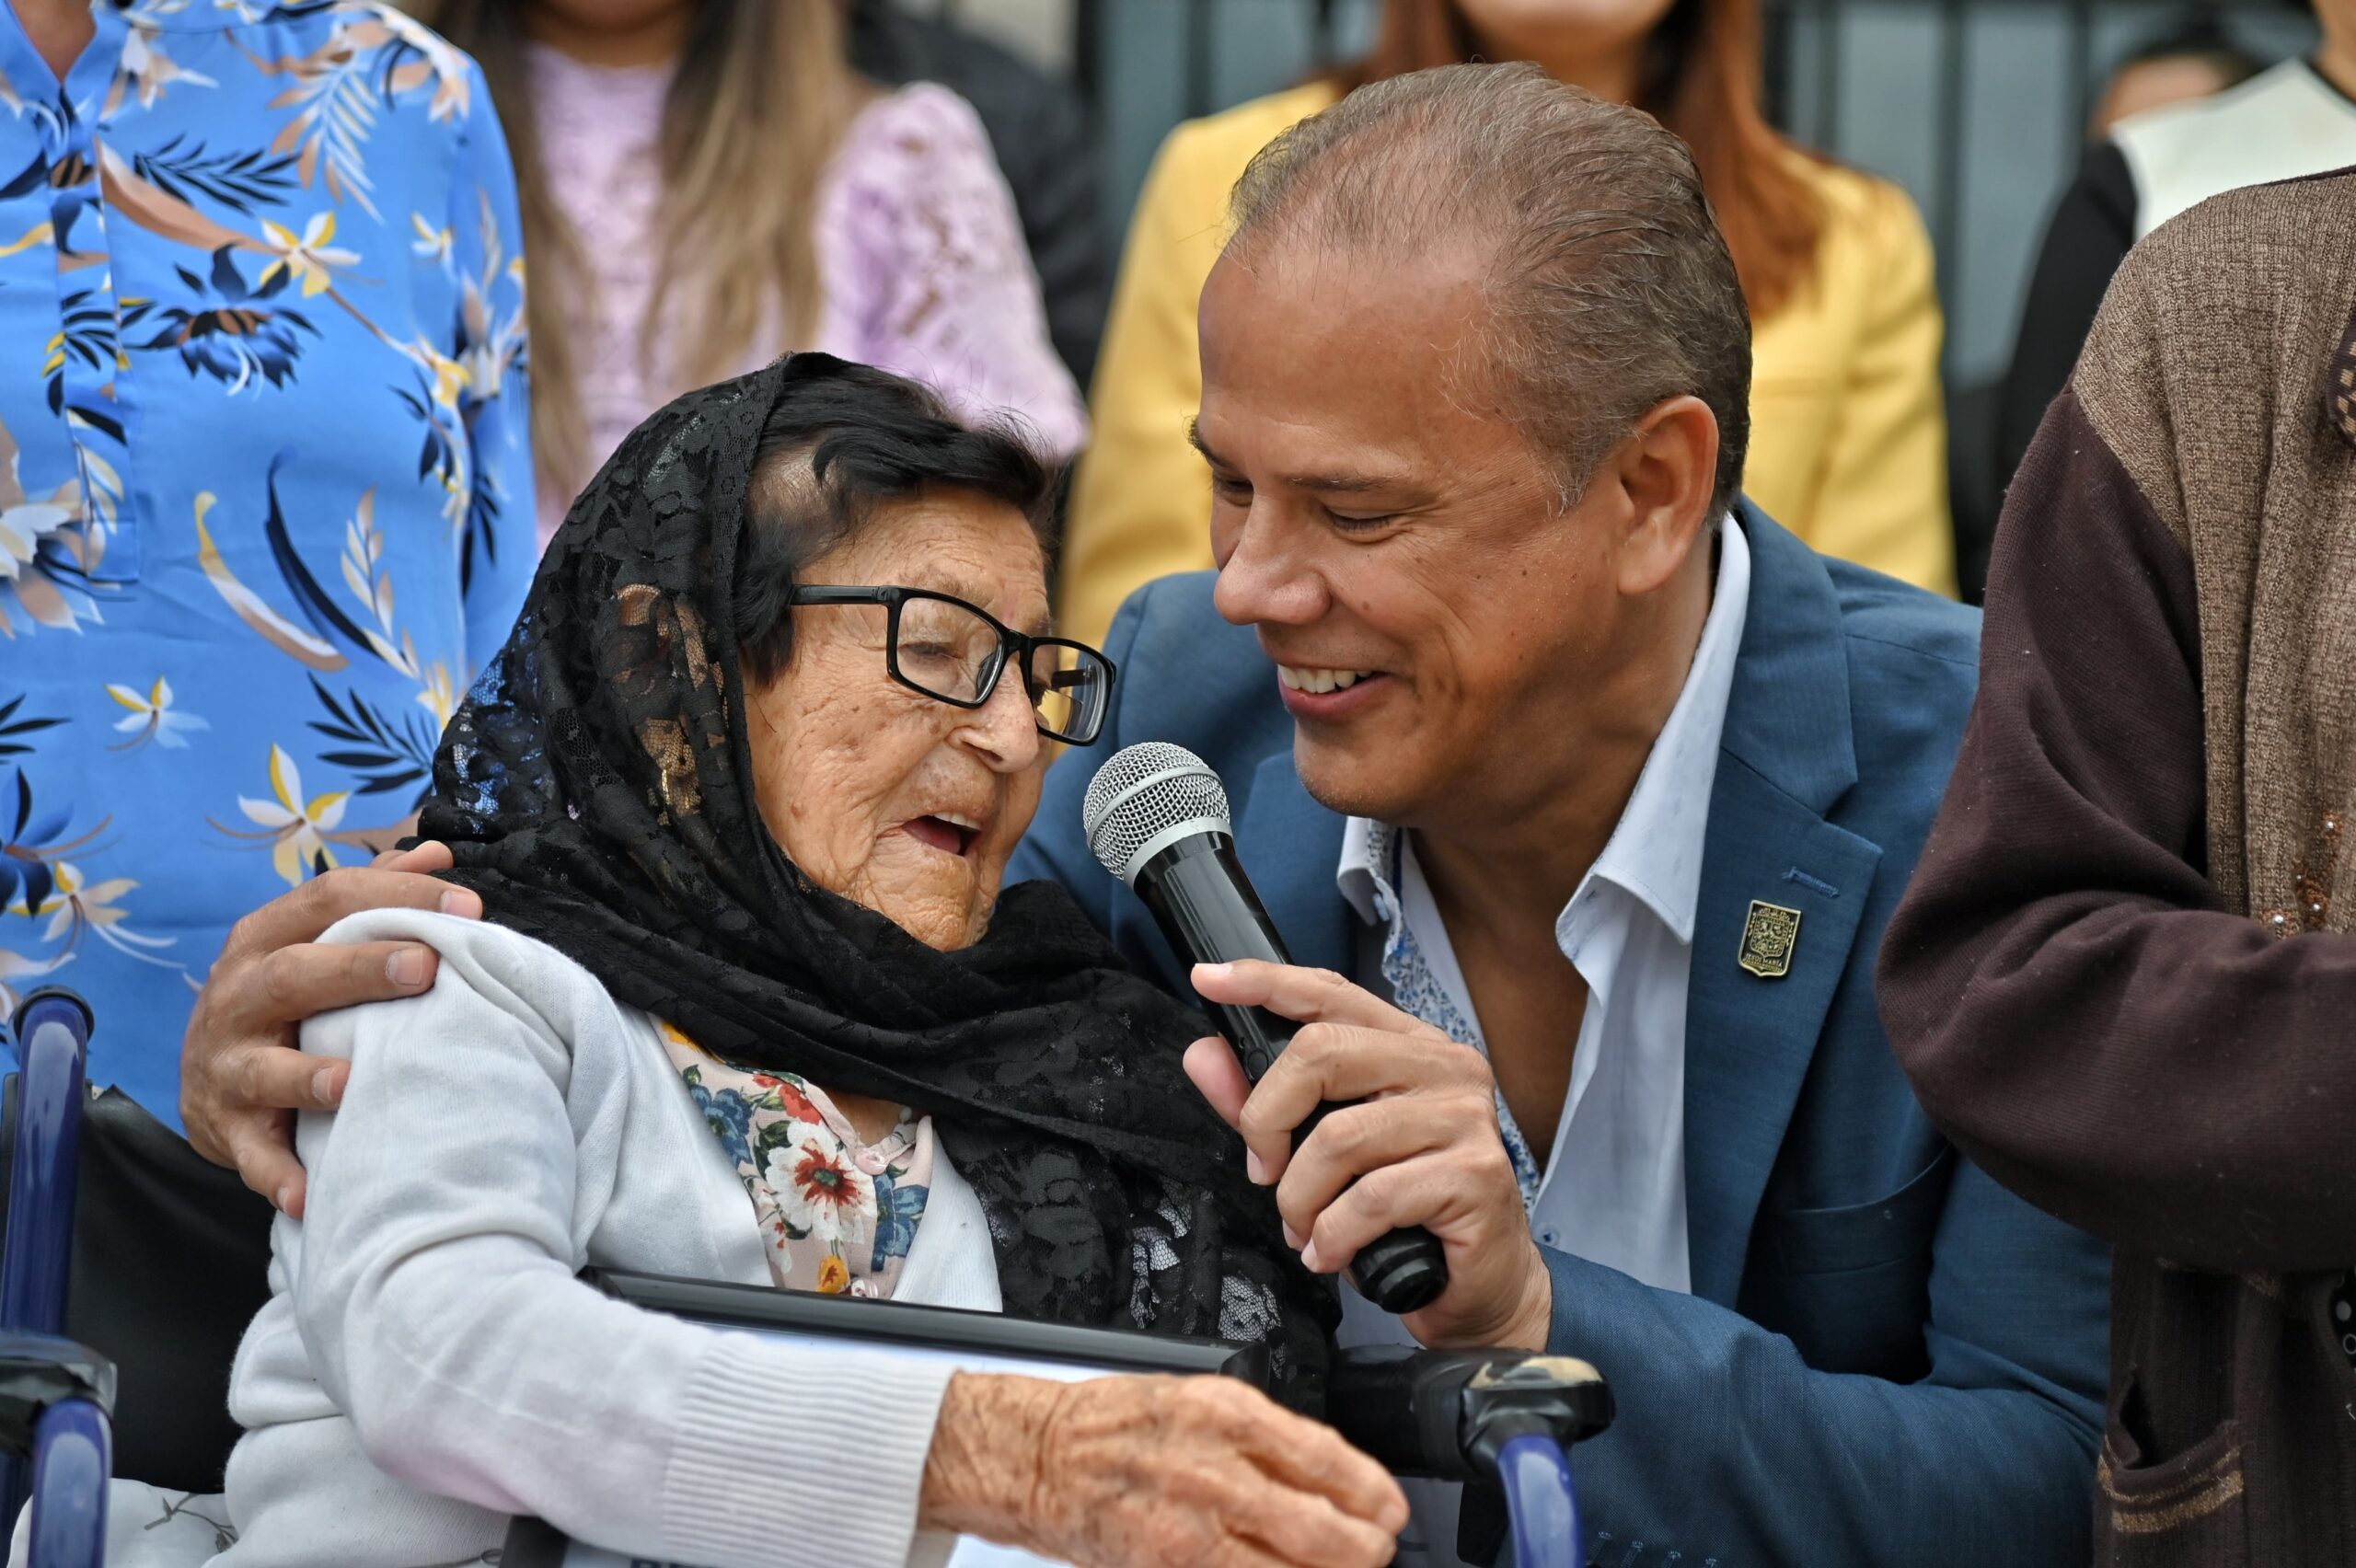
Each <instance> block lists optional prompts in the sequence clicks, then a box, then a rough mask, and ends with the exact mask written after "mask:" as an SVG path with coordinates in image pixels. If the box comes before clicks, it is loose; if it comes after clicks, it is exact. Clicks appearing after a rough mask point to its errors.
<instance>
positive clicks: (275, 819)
mask: <svg viewBox="0 0 2356 1568" xmlns="http://www.w3.org/2000/svg"><path fill="white" fill-rule="evenodd" d="M93 15H94V17H95V18H96V22H97V29H98V30H97V35H96V37H95V39H94V40H92V42H91V43H90V45H89V46H88V47H87V49H86V50H85V51H84V52H83V53H82V54H81V56H80V57H79V58H78V59H77V60H76V61H75V63H74V64H73V65H72V67H71V68H70V69H69V70H68V72H67V73H66V76H65V79H64V82H62V83H61V82H60V81H59V80H58V79H57V77H56V76H55V75H54V74H53V73H52V70H51V68H50V67H49V65H48V64H47V63H45V62H44V61H43V60H42V58H41V57H40V54H39V53H38V52H36V51H35V50H34V48H33V47H32V44H31V42H30V40H29V39H28V38H27V37H26V35H25V33H24V31H23V29H22V28H21V26H20V25H19V24H18V23H17V19H16V17H15V14H14V12H13V11H12V10H9V9H8V8H6V7H5V6H0V363H6V364H7V365H8V366H9V367H10V368H11V371H12V374H7V375H0V835H4V836H5V837H0V1005H12V1004H13V1003H14V1001H15V1000H16V992H17V991H18V990H21V989H24V988H29V986H36V985H40V984H43V983H45V982H47V981H49V980H52V979H54V980H56V981H58V982H59V983H64V984H71V985H73V986H75V987H76V988H78V989H80V990H81V991H82V992H83V993H84V994H85V995H87V997H89V998H90V1000H91V1002H92V1004H93V1005H94V1006H95V1008H96V1009H97V1011H98V1020H99V1026H98V1032H97V1034H96V1035H95V1037H94V1039H93V1042H92V1050H93V1055H92V1063H91V1069H92V1074H93V1076H94V1078H98V1079H99V1080H101V1081H109V1082H112V1083H115V1084H117V1085H120V1086H121V1088H123V1089H124V1090H126V1091H127V1092H129V1093H131V1094H132V1095H133V1097H135V1098H136V1099H138V1100H139V1101H141V1102H142V1103H143V1104H144V1105H145V1106H147V1108H148V1109H150V1110H151V1111H153V1112H155V1113H156V1114H157V1115H159V1116H163V1117H165V1118H167V1119H175V1118H176V1117H177V1115H178V1099H179V1095H178V1058H179V1043H180V1037H181V1034H182V1032H183V1030H184V1028H185V1026H186V1022H187V1018H188V1011H189V1006H190V1002H191V998H192V997H193V995H194V992H195V988H196V986H197V984H198V983H199V982H200V981H201V980H202V977H203V976H204V974H205V973H206V971H207V970H208V969H209V967H210V966H211V964H212V963H213V960H214V955H215V953H216V952H217V951H218V950H219V948H220V945H221V941H222V939H223V937H224V935H225V933H226V931H227V929H228V927H229V925H230V924H231V922H232V921H234V920H235V919H236V918H237V917H238V916H240V915H242V914H244V913H245V912H246V911H248V910H250V909H252V908H254V907H255V906H256V905H260V904H262V903H263V902H265V901H266V900H268V899H269V898H271V896H273V895H274V894H279V893H283V892H284V891H285V890H286V889H287V888H288V887H290V886H292V885H294V884H296V883H299V882H302V881H303V880H305V879H306V878H308V877H311V876H314V875H317V874H318V873H319V872H320V871H322V870H327V869H329V868H330V867H333V866H336V865H339V864H348V863H351V862H352V861H355V860H360V861H364V860H365V859H367V858H368V857H369V856H370V855H371V854H372V853H374V852H375V850H377V849H379V848H382V847H387V846H388V845H390V844H391V843H392V842H393V840H394V839H395V838H397V837H398V836H399V835H400V834H401V833H402V832H403V831H404V828H405V825H406V824H407V823H408V822H409V820H410V817H411V815H412V813H414V811H415V809H416V806H417V804H418V801H420V800H421V798H422V796H423V794H424V792H425V790H426V788H427V785H428V783H429V778H428V775H429V772H430V767H431V759H432V756H433V748H434V745H435V744H436V742H437V740H438V738H439V736H440V734H441V732H442V729H443V726H444V724H445V721H447V720H448V719H449V717H450V714H451V713H452V711H453V710H454V709H455V708H456V702H457V698H458V696H459V694H460V693H461V692H463V691H464V690H465V688H466V686H467V685H468V682H469V680H470V679H471V677H472V674H473V672H474V668H475V666H476V665H477V664H479V663H482V662H483V661H484V660H485V659H486V658H487V657H488V656H489V655H490V653H491V651H495V650H496V649H497V647H498V646H499V644H500V643H501V642H502V640H504V638H505V635H506V632H507V629H508V627H509V625H510V623H511V622H512V621H513V619H514V614H515V610H516V607H517V605H519V604H520V603H521V600H522V595H523V591H524V588H525V584H526V582H528V579H529V576H530V573H531V570H532V564H533V548H532V547H533V531H532V518H533V514H534V510H535V508H534V499H533V493H532V485H531V462H530V451H529V437H528V424H529V419H528V408H527V398H526V393H525V354H524V294H523V290H524V280H523V269H522V261H521V259H520V258H519V257H518V256H517V255H516V245H517V240H518V236H519V234H520V225H519V223H518V221H517V217H516V209H515V194H514V177H513V174H512V171H511V170H510V168H509V166H508V161H507V151H506V144H505V143H504V141H503V140H502V137H501V134H500V131H499V127H498V123H497V121H496V119H495V118H494V116H493V112H492V109H491V99H490V95H489V94H488V92H487V91H486V90H485V88H484V86H483V83H482V79H481V77H480V75H479V73H478V72H477V70H476V69H475V67H474V65H473V63H471V62H470V61H468V59H467V58H466V57H465V56H463V55H461V54H459V53H458V52H456V51H454V50H453V49H451V48H450V47H449V45H447V44H446V43H445V42H444V41H443V40H440V39H439V38H437V37H436V36H434V35H433V33H431V32H429V31H427V30H426V29H423V28H422V27H420V26H419V25H418V24H417V23H416V22H414V21H412V20H410V18H408V17H403V16H402V15H401V14H400V13H398V11H396V10H394V9H392V8H391V7H390V6H382V5H376V4H366V3H361V0H283V3H275V4H272V3H264V0H98V3H97V4H96V5H94V6H93Z"/></svg>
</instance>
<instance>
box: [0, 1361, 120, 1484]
mask: <svg viewBox="0 0 2356 1568" xmlns="http://www.w3.org/2000/svg"><path fill="white" fill-rule="evenodd" d="M114 1384H115V1378H114V1363H113V1362H111V1361H109V1360H108V1359H107V1358H106V1357H105V1356H103V1355H99V1354H98V1352H97V1351H95V1350H92V1349H90V1348H89V1347H88V1346H87V1345H79V1344H75V1343H74V1342H73V1341H72V1340H68V1339H60V1338H58V1337H57V1336H56V1335H54V1334H10V1333H0V1448H5V1449H6V1450H7V1451H8V1452H10V1453H14V1454H19V1455H29V1454H30V1453H31V1452H32V1450H33V1435H34V1433H35V1430H36V1429H37V1428H38V1427H39V1426H40V1419H41V1417H42V1415H43V1414H45V1413H46V1412H48V1411H49V1409H50V1407H52V1405H58V1404H63V1403H65V1402H67V1401H82V1402H84V1403H86V1404H88V1405H91V1406H93V1407H95V1409H96V1410H97V1411H98V1414H100V1415H101V1416H110V1415H112V1414H113V1413H114Z"/></svg>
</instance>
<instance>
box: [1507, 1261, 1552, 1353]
mask: <svg viewBox="0 0 2356 1568" xmlns="http://www.w3.org/2000/svg"><path fill="white" fill-rule="evenodd" d="M1553 1336H1554V1271H1553V1269H1550V1268H1548V1267H1547V1266H1546V1259H1545V1257H1544V1255H1543V1254H1542V1253H1541V1252H1540V1251H1539V1250H1538V1243H1536V1242H1535V1241H1533V1242H1531V1243H1530V1285H1529V1286H1528V1287H1527V1288H1525V1289H1524V1290H1523V1291H1522V1294H1521V1310H1520V1311H1519V1312H1518V1313H1516V1314H1515V1316H1514V1320H1513V1322H1512V1324H1511V1325H1510V1326H1509V1327H1508V1328H1507V1331H1506V1336H1505V1340H1504V1343H1505V1344H1506V1346H1507V1348H1509V1349H1513V1350H1532V1351H1543V1350H1544V1349H1545V1348H1546V1346H1547V1343H1548V1342H1549V1341H1550V1340H1552V1339H1553Z"/></svg>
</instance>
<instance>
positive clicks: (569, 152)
mask: <svg viewBox="0 0 2356 1568" xmlns="http://www.w3.org/2000/svg"><path fill="white" fill-rule="evenodd" d="M670 77H671V73H670V69H669V67H667V66H649V67H642V68H633V69H626V70H616V69H612V68H609V67H603V66H594V65H584V64H582V63H579V62H578V61H574V60H572V59H569V58H567V57H566V56H564V55H562V54H560V53H558V52H555V51H554V50H551V49H548V48H545V47H536V48H535V49H534V50H533V52H532V101H533V108H534V112H535V113H536V114H537V117H538V127H537V129H538V132H539V144H540V156H541V160H542V164H543V167H544V169H545V172H546V175H547V179H548V184H549V193H550V195H551V197H552V199H553V200H554V201H555V202H556V203H557V205H558V206H559V207H560V209H561V210H562V211H563V213H564V215H565V217H566V219H567V220H568V221H569V222H570V223H571V224H572V226H573V231H574V232H575V233H576V234H578V235H580V236H581V237H582V241H583V247H582V248H583V253H584V256H585V259H586V261H587V264H588V268H589V272H590V281H591V282H592V283H593V285H594V286H593V287H592V288H591V289H589V290H586V291H584V293H583V297H581V298H579V299H576V300H574V301H572V302H571V303H570V305H569V307H568V309H567V311H566V321H567V326H568V328H569V329H570V330H571V331H572V335H573V339H574V341H575V342H576V343H578V344H580V345H582V348H581V352H580V355H579V361H578V363H579V365H580V377H581V396H582V405H583V412H584V413H585V414H586V416H587V418H588V421H589V434H590V439H591V442H592V444H593V446H594V448H595V457H596V459H597V460H598V461H603V460H604V458H605V456H606V454H607V453H609V452H611V451H612V450H613V449H614V448H615V447H616V446H617V445H618V444H620V442H621V438H622V437H623V436H624V435H627V434H628V433H629V432H630V430H631V429H632V428H633V427H634V426H636V425H637V424H638V422H639V421H641V420H643V419H644V418H645V417H646V416H647V415H648V414H650V413H652V412H653V411H654V410H655V409H658V408H660V407H661V406H662V405H663V404H664V403H665V402H668V401H669V400H670V399H671V398H674V397H676V396H677V395H678V394H679V393H681V392H684V391H687V390H688V389H689V387H688V384H687V379H686V377H685V374H684V373H683V372H681V371H679V370H676V369H675V368H674V367H673V366H671V365H669V364H665V363H646V359H647V356H644V355H642V354H641V352H640V345H641V336H642V334H641V324H642V323H643V321H644V320H645V317H646V312H647V310H648V308H649V306H651V304H652V303H653V295H654V284H655V276H656V269H657V268H658V267H659V266H660V264H661V261H662V256H663V245H662V243H661V237H662V236H660V234H659V233H658V232H657V224H658V222H659V209H660V206H661V194H662V190H661V168H660V165H659V163H658V160H657V156H656V141H657V137H658V134H659V133H660V130H661V127H662V121H663V102H664V94H665V93H666V92H667V91H668V90H669V87H670ZM816 218H817V225H818V233H817V248H818V266H819V271H820V275H821V277H822V279H823V281H824V285H825V288H826V299H825V302H824V304H823V306H822V307H821V311H820V315H819V318H818V326H817V334H816V337H815V338H814V340H812V341H810V342H807V343H791V342H788V341H786V340H785V336H784V330H783V328H782V325H781V324H779V323H772V325H771V327H770V329H768V331H766V332H765V333H763V334H762V335H761V336H760V337H759V338H758V339H757V340H755V341H753V342H750V343H747V344H746V345H745V353H744V357H743V360H742V361H741V363H738V364H736V365H733V366H732V367H730V368H731V374H734V373H737V372H743V371H749V370H754V369H757V368H758V367H759V366H761V365H762V364H765V363H768V361H769V360H771V359H774V358H775V357H776V356H777V355H779V354H780V353H782V352H785V351H786V350H788V349H819V350H823V351H825V352H827V353H831V354H837V355H839V356H841V357H842V358H844V359H848V360H857V361H860V362H862V363H867V364H872V365H876V366H880V367H881V368H883V369H885V370H890V371H895V372H897V373H898V374H900V375H907V376H911V377H913V378H915V379H917V380H919V381H922V382H925V383H926V384H928V385H930V386H932V387H934V388H935V389H936V390H938V391H939V392H940V393H941V395H942V396H943V397H945V398H948V400H949V402H950V403H951V405H952V406H953V407H954V408H956V409H959V410H960V411H961V412H964V413H968V414H972V413H980V412H984V411H992V410H1004V411H1008V412H1011V413H1013V414H1015V415H1017V416H1019V417H1020V418H1021V419H1022V420H1023V421H1026V422H1027V423H1028V424H1029V425H1030V427H1031V429H1032V430H1033V431H1034V432H1035V434H1036V437H1037V441H1038V444H1039V445H1040V446H1041V447H1042V448H1043V449H1045V450H1046V451H1048V452H1050V453H1052V454H1054V455H1057V456H1062V457H1068V456H1069V455H1072V454H1074V453H1076V452H1077V451H1078V450H1079V449H1080V445H1081V444H1082V443H1083V442H1084V441H1085V440H1086V439H1087V434H1088V418H1087V413H1086V411H1085V409H1084V408H1083V406H1082V404H1081V401H1080V389H1079V388H1078V387H1077V386H1074V385H1073V383H1072V378H1071V374H1070V372H1068V371H1067V370H1066V369H1065V368H1064V365H1063V362H1062V361H1060V360H1058V359H1057V357H1056V352H1055V349H1054V347H1053V346H1052V345H1051V344H1050V342H1049V341H1048V338H1047V322H1046V312H1045V306H1044V305H1043V304H1042V302H1041V299H1040V294H1039V278H1038V274H1037V273H1036V271H1034V270H1033V268H1032V265H1031V254H1030V251H1029V250H1028V249H1027V248H1025V247H1024V245H1023V242H1022V224H1021V222H1020V220H1019V219H1018V218H1017V216H1016V214H1015V209H1014V197H1013V193H1012V192H1011V191H1010V190H1008V189H1007V184H1006V179H1005V177H1004V176H1002V175H1001V174H999V168H998V163H997V160H996V159H995V158H994V157H993V156H991V153H990V145H989V138H988V136H987V133H985V132H984V131H983V129H982V123H981V121H980V120H978V119H977V118H976V116H975V114H974V111H973V110H972V108H971V107H970V106H968V105H967V104H966V102H965V100H964V99H963V98H959V97H957V95H956V94H954V93H953V92H950V91H949V90H948V89H947V88H945V87H940V86H932V85H931V84H930V83H918V84H917V85H915V86H907V87H903V88H901V89H900V90H898V91H896V92H894V93H891V94H888V95H886V96H885V97H883V98H877V99H876V100H875V101H874V102H873V103H871V104H870V105H868V106H867V108H866V109H865V110H863V111H861V113H860V115H859V117H858V118H857V119H856V120H854V121H852V123H851V124H850V126H849V129H848V130H847V131H846V132H845V133H844V136H843V142H842V145H841V146H840V147H839V148H837V151H836V153H835V157H834V161H833V163H832V165H831V166H830V167H829V168H828V169H827V172H826V179H825V181H824V183H823V185H822V186H821V188H820V190H819V195H818V203H817V213H816ZM675 297H676V294H675ZM663 342H664V336H662V335H658V336H657V338H656V349H655V355H654V357H655V358H656V359H658V360H659V359H660V357H661V347H662V343H663ZM583 478H586V476H585V475H584V476H583ZM539 504H540V517H539V525H540V526H539V537H540V543H541V544H542V545H544V546H545V545H546V544H547V543H548V539H549V535H551V534H553V533H554V532H555V531H556V527H557V525H558V524H559V523H560V522H562V521H563V519H564V512H565V508H566V507H568V506H569V505H571V504H572V496H571V495H570V494H567V493H562V491H561V489H560V487H557V486H552V485H549V484H545V483H544V484H542V485H541V487H540V502H539Z"/></svg>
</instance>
